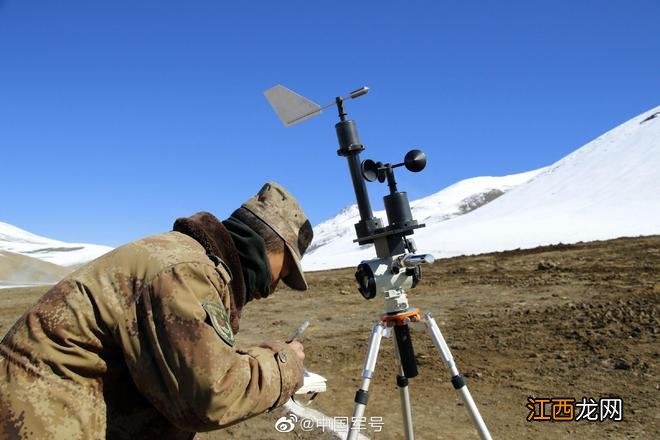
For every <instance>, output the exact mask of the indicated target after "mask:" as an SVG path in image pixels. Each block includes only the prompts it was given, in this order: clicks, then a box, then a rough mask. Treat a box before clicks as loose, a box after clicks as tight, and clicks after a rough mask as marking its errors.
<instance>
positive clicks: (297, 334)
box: [286, 321, 309, 344]
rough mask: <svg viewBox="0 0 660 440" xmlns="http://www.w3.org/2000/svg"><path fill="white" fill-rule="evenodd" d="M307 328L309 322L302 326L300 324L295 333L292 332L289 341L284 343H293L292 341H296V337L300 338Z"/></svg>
mask: <svg viewBox="0 0 660 440" xmlns="http://www.w3.org/2000/svg"><path fill="white" fill-rule="evenodd" d="M307 327H309V321H305V322H303V323H302V324H300V327H298V329H297V330H296V331H295V332H293V334H292V335H291V336H289V339H287V340H286V343H287V344H288V343H289V342H293V340H294V339H296V338H297V337H298V336H300V335H301V334H302V332H304V331H305V329H306V328H307Z"/></svg>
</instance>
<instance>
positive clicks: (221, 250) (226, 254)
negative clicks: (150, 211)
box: [173, 212, 246, 333]
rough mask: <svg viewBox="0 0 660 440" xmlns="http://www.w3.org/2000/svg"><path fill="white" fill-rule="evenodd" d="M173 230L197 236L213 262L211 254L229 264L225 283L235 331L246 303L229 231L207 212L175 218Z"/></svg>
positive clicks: (240, 270) (235, 252)
mask: <svg viewBox="0 0 660 440" xmlns="http://www.w3.org/2000/svg"><path fill="white" fill-rule="evenodd" d="M173 230H174V231H177V232H180V233H182V234H186V235H188V236H190V237H192V238H194V239H195V240H197V242H198V243H199V244H201V245H202V247H204V250H205V251H206V254H207V255H208V256H209V258H211V260H212V261H213V262H214V263H215V262H216V259H215V258H214V257H217V258H220V259H221V260H222V261H223V262H224V263H225V264H226V265H227V266H228V267H229V270H230V272H231V281H230V283H229V287H230V289H229V290H230V292H231V310H230V321H231V328H232V330H233V332H234V333H238V324H239V321H240V319H241V312H242V310H243V306H245V303H246V292H245V282H244V280H243V270H242V267H241V259H240V257H239V254H238V251H237V249H236V246H235V245H234V242H233V240H232V239H231V235H230V234H229V232H228V231H227V229H226V228H225V226H224V225H223V224H222V222H220V220H218V219H217V218H216V217H215V216H214V215H213V214H211V213H208V212H198V213H197V214H194V215H192V216H190V217H181V218H178V219H176V221H175V222H174V228H173Z"/></svg>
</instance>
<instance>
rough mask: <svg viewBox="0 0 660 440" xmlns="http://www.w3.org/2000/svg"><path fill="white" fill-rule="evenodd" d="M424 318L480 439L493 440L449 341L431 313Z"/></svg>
mask: <svg viewBox="0 0 660 440" xmlns="http://www.w3.org/2000/svg"><path fill="white" fill-rule="evenodd" d="M424 318H426V329H427V330H428V332H429V334H430V335H431V339H433V344H434V345H435V348H437V349H438V351H439V352H440V356H441V357H442V361H443V362H444V363H445V364H446V365H447V367H448V368H449V371H451V383H452V385H453V386H454V388H455V389H456V391H458V394H459V395H460V396H461V399H462V400H463V403H464V404H465V407H466V408H467V410H468V414H469V415H470V418H471V419H472V423H474V426H475V428H477V432H479V437H481V439H482V440H491V439H492V437H491V436H490V432H488V428H487V427H486V424H485V423H484V420H483V419H482V418H481V414H480V413H479V409H478V408H477V405H476V404H475V403H474V399H472V395H471V394H470V391H469V390H468V388H467V385H465V380H464V379H463V376H462V375H461V373H459V371H458V368H457V367H456V363H455V362H454V357H453V356H452V355H451V352H450V351H449V346H448V345H447V341H445V338H444V337H443V336H442V333H441V332H440V328H439V327H438V324H437V323H436V322H435V319H433V316H431V314H430V313H426V314H425V315H424Z"/></svg>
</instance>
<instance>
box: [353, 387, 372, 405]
mask: <svg viewBox="0 0 660 440" xmlns="http://www.w3.org/2000/svg"><path fill="white" fill-rule="evenodd" d="M368 401H369V391H365V390H357V391H356V393H355V403H359V404H361V405H366V404H367V402H368Z"/></svg>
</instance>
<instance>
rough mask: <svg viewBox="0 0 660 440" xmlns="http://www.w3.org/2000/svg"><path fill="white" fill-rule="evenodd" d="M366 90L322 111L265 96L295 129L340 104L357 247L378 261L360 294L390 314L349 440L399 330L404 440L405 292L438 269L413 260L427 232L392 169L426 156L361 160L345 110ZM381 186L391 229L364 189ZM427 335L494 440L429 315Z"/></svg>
mask: <svg viewBox="0 0 660 440" xmlns="http://www.w3.org/2000/svg"><path fill="white" fill-rule="evenodd" d="M368 91H369V88H368V87H362V88H360V89H357V90H354V91H352V92H350V93H349V94H348V95H347V96H345V97H343V98H342V97H339V96H338V97H336V98H335V101H334V102H331V103H329V104H327V105H324V106H320V105H318V104H316V103H314V102H312V101H310V100H308V99H307V98H305V97H303V96H300V95H298V94H297V93H295V92H293V91H291V90H289V89H287V88H286V87H284V86H281V85H277V86H275V87H272V88H270V89H268V90H266V92H265V94H266V97H267V98H268V101H269V102H270V103H271V105H272V106H273V109H275V112H276V113H277V115H278V116H279V118H280V120H281V121H282V122H283V123H284V125H286V126H287V127H288V126H291V125H293V124H297V123H298V122H301V121H304V120H306V119H308V118H310V117H312V116H315V115H317V114H320V113H321V110H323V109H326V108H328V107H331V106H332V105H336V106H337V110H338V115H339V122H338V123H337V124H335V131H336V134H337V140H338V141H339V149H338V150H337V155H339V156H343V157H345V158H346V160H347V162H348V169H349V173H350V175H351V180H352V183H353V190H354V191H355V198H356V201H357V205H358V210H359V211H360V221H359V222H358V223H356V224H355V233H356V235H357V240H354V241H356V242H357V243H358V244H360V245H366V244H373V245H374V248H375V250H376V257H377V258H376V259H373V260H367V261H363V262H362V263H360V264H359V265H358V267H357V271H356V273H355V279H356V281H357V283H358V290H359V291H360V293H361V294H362V296H363V297H364V298H365V299H373V298H375V297H376V296H377V295H378V294H382V295H383V297H384V299H385V314H383V315H381V317H380V321H379V322H378V323H376V325H374V327H373V331H372V333H371V338H370V339H369V348H368V350H367V357H366V359H365V362H364V369H363V372H362V384H361V386H360V389H359V390H358V391H357V393H356V394H355V409H354V411H353V418H352V420H351V427H350V432H349V434H348V439H350V440H355V438H356V437H357V435H358V431H359V429H360V421H361V420H362V417H363V415H364V410H365V408H366V406H367V400H368V397H369V384H370V382H371V378H372V377H373V373H374V369H375V368H376V359H377V358H378V350H379V348H380V341H381V339H382V338H383V336H390V335H391V330H392V329H394V335H395V336H396V337H395V338H394V344H395V350H394V351H395V353H396V359H397V362H398V364H399V375H398V376H397V386H398V387H399V391H400V394H401V409H402V411H403V416H404V424H405V430H406V438H407V439H409V440H411V439H413V438H414V433H413V425H412V414H411V410H410V395H409V393H408V379H410V378H413V377H415V376H417V364H416V363H415V352H414V350H413V345H412V341H411V339H410V330H409V328H408V324H409V323H410V322H415V321H420V320H421V317H420V312H419V310H418V309H411V308H410V305H409V304H408V299H407V296H406V293H405V291H406V289H412V288H414V287H415V286H416V285H417V283H418V282H419V281H420V280H421V278H422V272H421V267H420V266H421V265H423V264H430V263H433V261H434V259H433V256H432V255H415V252H416V251H417V249H416V246H415V243H414V241H413V240H412V239H409V238H408V237H407V236H408V235H412V234H413V233H414V230H415V229H418V228H422V227H424V224H419V223H417V221H416V220H414V219H413V217H412V211H411V209H410V203H409V202H408V196H407V194H406V192H404V191H399V190H398V189H397V182H396V179H395V178H394V169H395V168H398V167H401V166H405V167H406V169H407V170H408V171H411V172H414V173H416V172H419V171H422V170H423V169H424V167H425V166H426V155H425V154H424V153H423V152H422V151H421V150H411V151H409V152H408V153H407V154H406V155H405V158H404V161H403V162H402V163H397V164H390V163H385V164H384V163H382V162H376V161H373V160H370V159H367V160H365V161H362V162H361V161H360V153H361V152H362V151H364V149H365V146H364V145H363V144H362V143H361V142H360V137H359V136H358V132H357V126H356V123H355V121H353V120H350V119H347V116H348V115H347V114H346V112H345V111H344V101H346V100H348V99H355V98H359V97H360V96H364V95H365V94H367V92H368ZM376 180H377V181H378V182H380V183H384V182H385V181H387V186H388V187H389V194H388V195H386V196H384V197H383V203H384V205H385V212H386V214H387V220H388V224H387V226H383V222H382V220H381V219H379V218H377V217H374V215H373V210H372V209H371V204H370V203H369V194H368V192H367V188H366V185H365V181H367V182H375V181H376ZM424 322H425V324H426V329H427V331H428V333H429V335H430V336H431V339H432V340H433V343H434V344H435V346H436V348H437V349H438V351H439V352H440V356H441V358H442V360H443V362H444V363H445V364H447V367H448V368H449V370H450V371H451V375H452V378H451V382H452V385H453V386H454V388H455V389H456V390H457V391H458V392H459V394H460V396H461V399H463V402H464V404H465V406H466V408H467V410H468V413H469V414H470V417H471V418H472V422H473V423H474V425H475V426H476V428H477V431H478V432H479V436H480V437H481V438H482V439H490V438H491V437H490V433H489V432H488V428H486V425H485V423H484V421H483V419H482V418H481V415H480V414H479V410H478V409H477V406H476V405H475V403H474V400H473V399H472V396H471V395H470V392H469V391H468V389H467V386H466V385H465V380H464V379H463V376H461V374H460V373H459V371H458V368H456V364H455V363H454V358H453V357H452V355H451V352H450V351H449V347H448V346H447V343H446V342H445V339H444V338H443V336H442V333H441V332H440V329H439V328H438V325H437V324H436V322H435V320H434V319H433V317H432V316H431V315H430V314H428V313H427V314H426V315H425V320H424Z"/></svg>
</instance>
